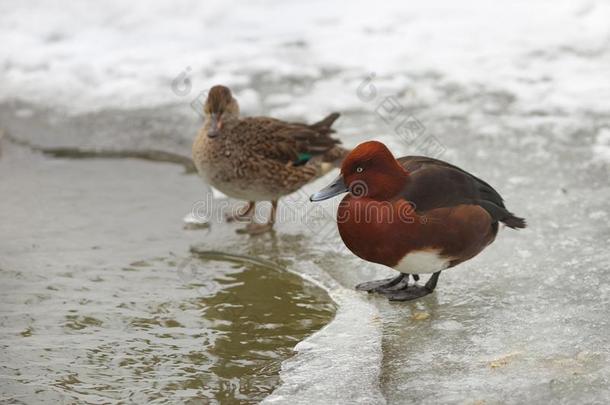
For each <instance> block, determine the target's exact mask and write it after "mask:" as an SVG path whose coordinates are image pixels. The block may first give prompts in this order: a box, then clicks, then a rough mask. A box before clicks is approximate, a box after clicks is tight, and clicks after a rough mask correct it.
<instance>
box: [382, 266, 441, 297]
mask: <svg viewBox="0 0 610 405" xmlns="http://www.w3.org/2000/svg"><path fill="white" fill-rule="evenodd" d="M440 274H441V272H440V271H438V272H436V273H434V274H433V275H432V277H430V279H429V280H428V282H427V283H426V285H424V286H421V285H417V284H413V285H406V286H404V287H403V288H401V289H389V288H388V289H384V290H381V291H378V292H379V293H381V294H383V295H385V296H386V297H388V299H389V300H390V301H411V300H414V299H417V298H421V297H425V296H426V295H428V294H430V293H432V292H433V291H434V289H435V288H436V283H437V282H438V277H439V275H440Z"/></svg>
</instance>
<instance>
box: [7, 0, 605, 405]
mask: <svg viewBox="0 0 610 405" xmlns="http://www.w3.org/2000/svg"><path fill="white" fill-rule="evenodd" d="M184 4H185V6H184V7H179V8H173V9H172V10H171V12H169V11H168V10H167V9H165V8H164V7H163V6H155V7H150V8H149V7H148V6H147V7H146V10H144V9H137V7H136V6H134V7H136V9H130V10H121V12H118V11H117V10H116V9H115V8H114V7H108V8H106V9H104V10H100V13H101V14H100V16H99V17H95V16H92V15H89V16H88V17H87V18H88V19H91V21H89V20H87V21H83V23H82V26H80V25H79V26H77V27H76V28H71V29H74V30H76V32H77V33H79V34H81V35H73V32H71V31H70V30H67V29H66V28H65V27H66V26H70V27H72V25H66V24H64V20H63V19H64V18H65V17H64V16H63V14H62V13H55V12H49V11H48V10H47V13H48V16H50V17H48V18H49V21H50V22H49V24H46V25H45V24H41V25H37V26H36V28H35V29H34V30H32V31H27V30H24V28H23V26H22V23H21V21H22V19H21V18H20V17H21V15H22V14H20V13H21V12H22V11H20V9H19V8H14V9H11V10H9V11H10V12H6V13H3V14H2V15H3V17H2V18H4V19H5V21H6V22H7V23H6V24H2V25H3V26H4V27H8V28H7V30H10V31H5V32H4V33H5V35H8V34H6V32H9V33H10V39H11V41H12V43H14V44H16V45H15V46H17V47H19V46H21V47H22V49H24V51H23V52H16V53H15V54H0V55H1V56H2V57H3V58H4V60H5V62H8V63H5V70H4V73H3V79H4V83H5V86H3V89H4V93H3V94H0V96H2V99H4V100H7V101H6V102H5V103H4V104H3V105H2V109H0V122H1V123H2V125H3V127H5V128H7V129H8V132H9V135H10V136H12V137H15V138H17V139H19V140H22V141H27V142H30V143H33V144H36V145H45V146H77V147H82V148H102V149H119V150H122V149H135V150H147V149H158V150H166V151H172V152H177V153H182V154H185V155H187V154H188V149H189V147H190V142H191V139H192V137H193V134H194V131H195V128H196V127H197V125H198V120H199V117H198V115H197V114H195V113H194V112H193V110H192V109H191V106H190V105H189V104H190V103H191V102H192V101H193V100H194V98H195V96H196V95H197V94H198V92H199V91H200V90H202V89H205V88H206V87H208V86H209V85H212V84H216V83H217V82H222V83H225V84H228V85H231V86H232V87H233V88H234V89H235V90H236V94H237V97H238V99H239V101H240V102H241V103H242V107H243V108H242V109H243V111H244V112H245V113H246V114H263V113H265V114H273V115H277V116H279V117H282V118H287V119H308V120H314V119H318V118H320V117H321V116H323V115H324V114H325V113H328V112H330V111H331V110H338V111H341V112H342V113H343V116H342V118H341V120H340V121H339V122H338V123H337V128H338V129H339V134H340V136H341V138H342V139H343V140H344V142H345V143H346V144H348V145H349V146H353V145H355V144H357V143H358V142H360V141H363V140H366V139H371V138H376V139H379V140H382V141H384V142H386V143H387V144H388V145H390V146H391V149H392V150H393V151H394V152H395V153H396V154H420V153H426V149H425V148H422V146H421V144H420V142H419V141H417V142H412V143H410V142H409V141H410V140H409V139H407V138H404V137H401V136H398V135H397V134H396V132H395V131H394V128H395V125H396V123H397V122H396V121H392V120H390V123H388V122H386V121H387V118H388V116H387V114H386V116H385V117H386V120H384V119H383V118H382V117H380V116H379V115H378V114H377V113H376V110H377V109H378V107H379V105H380V103H381V102H382V101H383V100H385V97H386V96H394V97H395V99H393V100H394V101H396V102H397V103H398V104H399V105H400V106H401V107H403V114H407V115H413V116H414V117H416V118H417V120H419V121H420V122H421V123H422V124H423V126H424V127H425V132H424V137H423V139H434V140H436V141H438V142H440V144H441V148H440V149H434V150H432V152H434V151H436V152H439V151H440V152H443V153H442V158H443V159H445V160H447V161H450V162H451V163H454V164H457V165H459V166H461V167H463V168H464V169H466V170H468V171H470V172H472V173H474V174H476V175H478V176H480V177H482V178H483V179H484V180H486V181H488V182H489V183H491V184H492V185H493V186H494V187H496V188H497V190H498V191H499V192H500V193H501V194H502V195H503V197H504V198H505V199H506V203H507V206H508V207H509V209H510V210H511V211H513V212H515V213H516V214H517V215H520V216H524V217H525V218H526V219H527V220H528V228H527V229H525V230H522V231H513V230H510V229H501V231H500V234H499V235H498V238H497V240H496V242H495V243H494V244H493V245H491V246H490V247H489V248H488V249H487V250H486V251H485V252H483V253H482V254H481V255H480V256H478V257H477V258H475V259H473V260H472V261H470V262H468V263H465V264H462V265H460V266H459V267H458V268H455V269H451V270H449V271H447V272H445V273H443V274H442V275H441V278H440V281H439V286H438V288H437V290H436V292H435V293H434V294H433V295H430V296H427V297H425V298H424V299H421V300H419V301H418V302H415V303H392V304H390V303H388V302H386V301H385V300H384V299H383V298H379V297H374V296H366V295H364V294H354V295H353V296H352V295H349V294H347V293H346V292H345V291H344V290H341V288H351V287H352V286H353V285H355V284H357V283H358V282H361V281H365V280H369V279H373V278H378V277H379V278H381V277H384V276H387V275H388V272H387V270H384V269H382V268H380V267H379V266H373V265H371V264H367V263H363V262H362V261H360V260H359V259H357V258H355V257H354V256H352V255H351V254H350V253H349V252H347V251H345V250H344V249H343V248H342V245H341V242H340V241H339V239H338V238H337V235H336V232H334V225H333V223H332V216H333V215H334V205H333V204H336V201H334V202H332V201H331V202H327V203H325V204H322V205H321V206H320V207H322V208H323V209H322V210H321V211H320V209H321V208H316V209H315V210H314V211H304V212H306V213H307V215H305V217H304V220H302V221H301V222H300V223H299V221H296V222H295V218H296V219H303V216H302V215H303V212H301V211H299V214H298V215H297V216H296V217H292V220H288V221H285V222H284V223H282V222H281V221H280V223H279V224H278V235H279V236H280V241H281V243H277V244H275V245H273V243H272V241H271V240H269V239H267V238H266V237H262V238H260V239H257V241H254V242H252V243H253V244H254V245H253V247H252V248H251V249H249V251H248V252H242V253H249V254H253V255H264V254H266V253H268V252H269V249H272V251H273V252H274V253H273V254H274V255H275V256H276V257H277V258H284V259H285V260H288V261H290V262H291V264H290V269H291V270H294V271H297V272H301V273H302V274H305V275H306V276H307V277H313V279H315V281H316V282H318V283H320V284H321V285H323V286H324V287H325V288H327V289H328V290H329V294H330V296H331V297H333V298H335V299H336V300H337V301H338V302H339V304H340V307H339V309H338V315H337V320H338V321H339V322H335V323H331V324H330V325H329V326H328V327H326V328H324V329H322V331H321V332H320V333H319V334H317V335H314V337H313V338H311V339H308V340H305V342H303V343H302V344H300V345H298V346H297V349H299V350H300V352H299V355H297V356H296V357H294V358H292V359H291V360H288V361H287V362H285V363H284V364H283V366H282V372H281V375H282V380H283V381H284V385H283V386H281V387H280V388H279V389H278V390H276V392H275V394H274V395H272V396H271V397H270V398H269V401H276V402H288V403H294V402H295V401H298V400H300V401H303V402H308V403H320V402H324V401H325V400H328V399H329V398H332V399H333V400H335V401H337V402H340V401H341V399H343V400H344V401H345V402H350V403H351V402H353V399H354V398H353V397H350V395H354V391H353V387H354V386H356V387H360V389H361V390H363V391H367V393H369V394H370V395H371V397H370V398H368V397H367V398H366V399H367V400H370V402H383V399H381V398H380V397H379V396H377V393H376V391H375V389H376V386H378V388H379V389H380V392H381V394H383V396H384V398H385V400H387V402H388V403H419V402H424V403H438V402H444V403H486V404H489V403H531V402H563V403H606V402H607V399H608V397H610V389H609V388H608V387H609V381H608V380H609V378H610V366H609V365H608V364H609V355H610V353H609V350H610V349H609V347H610V338H609V336H610V328H609V325H608V319H609V315H610V305H609V291H610V284H609V282H610V268H609V267H610V264H609V263H610V250H609V249H608V246H609V245H610V226H609V224H610V209H609V204H608V200H609V199H610V185H609V181H608V178H609V177H610V176H609V174H610V170H609V165H610V136H609V135H608V131H610V113H609V111H610V83H609V82H608V79H607V70H608V66H610V45H609V44H610V42H608V38H609V37H610V32H609V30H610V26H609V25H608V24H607V21H609V20H610V12H609V8H608V5H607V4H606V3H604V2H601V1H577V2H536V3H533V4H532V2H523V3H512V4H511V6H510V7H509V6H505V7H498V6H497V5H485V4H483V3H480V2H460V3H459V4H457V3H456V5H455V6H450V5H448V4H445V3H443V2H428V3H427V4H428V5H426V6H423V5H422V6H421V7H422V8H408V7H406V6H404V7H403V6H401V5H400V4H402V3H396V4H393V5H391V6H388V7H387V9H384V8H380V7H374V8H371V7H367V6H366V5H360V4H359V5H351V3H350V5H349V6H347V5H343V6H341V5H338V6H328V5H327V4H326V3H324V6H323V7H322V6H321V7H318V8H316V7H312V6H311V5H310V4H307V9H305V8H303V9H300V8H299V9H298V10H297V11H294V10H293V9H291V10H290V11H288V9H287V7H293V6H294V5H289V6H282V5H279V4H275V5H274V7H259V6H258V5H257V4H256V3H249V4H250V5H247V6H246V5H240V6H239V9H240V12H239V13H237V12H236V13H224V11H223V10H225V9H226V7H225V4H226V2H222V4H220V3H219V4H218V5H217V6H216V5H214V4H211V5H210V4H208V3H206V5H205V6H203V5H201V8H199V7H198V6H197V5H196V4H194V3H192V4H187V3H184ZM37 7H38V8H40V7H42V6H41V5H38V6H37ZM296 7H300V6H296ZM303 7H305V6H303ZM320 9H323V10H324V15H319V13H318V12H315V13H312V12H311V11H310V10H320ZM308 10H309V11H308ZM288 12H294V13H297V14H298V15H299V16H300V18H299V19H297V20H294V19H284V18H279V16H284V15H288V14H287V13H288ZM96 15H97V14H96ZM168 15H170V16H171V17H170V18H167V19H166V18H165V16H168ZM159 16H164V17H163V18H161V17H159ZM161 20H162V21H163V24H160V25H159V24H155V23H159V22H160V21H161ZM270 20H272V21H275V22H277V24H273V25H270V24H268V23H267V22H268V21H270ZM151 22H154V23H151ZM202 22H203V24H202ZM159 26H160V27H161V28H158V27H159ZM177 26H179V27H180V30H179V31H180V32H182V33H184V35H183V36H181V37H180V38H175V37H168V36H167V35H166V31H165V30H170V31H171V30H172V29H173V28H175V27H177ZM125 31H128V32H130V33H131V34H132V35H133V36H134V38H146V41H141V42H138V41H135V39H133V38H132V41H131V42H127V43H125V42H123V41H120V40H119V39H121V38H122V33H123V32H125ZM338 33H340V35H339V34H338ZM83 38H85V39H84V40H85V41H92V40H95V41H97V43H98V47H94V48H91V47H87V52H86V53H82V52H80V53H79V52H74V47H75V46H76V47H77V49H80V48H78V46H80V45H79V44H82V42H81V41H83ZM100 38H102V39H103V40H100ZM151 38H153V39H156V40H157V41H151V40H150V39H151ZM218 38H229V39H230V41H228V42H227V41H220V40H218ZM151 42H152V43H155V46H154V47H149V46H145V44H149V43H151ZM49 44H51V45H49ZM228 44H230V45H228ZM26 45H27V46H29V48H26ZM6 49H7V48H4V49H3V51H2V52H7V51H6ZM41 49H42V50H44V56H45V58H46V59H45V62H44V63H43V62H42V61H40V59H39V55H40V52H37V51H40V50H41ZM132 54H137V55H138V58H132V57H131V55H132ZM159 55H164V56H166V57H164V58H159ZM170 56H171V57H170ZM92 58H97V59H98V60H99V62H100V63H98V64H96V67H95V68H92V67H89V65H88V64H87V63H85V62H83V60H85V61H86V60H89V59H92ZM245 61H247V63H246V62H245ZM187 66H188V67H190V68H191V71H190V72H191V76H190V80H191V84H192V86H193V87H192V89H191V91H189V92H186V94H184V93H182V92H181V88H178V93H177V92H176V91H175V90H176V88H175V86H174V87H172V80H173V79H175V78H176V77H177V76H178V75H179V74H180V73H181V72H183V71H185V69H186V68H187ZM371 72H373V73H374V80H373V82H372V85H374V86H375V89H376V95H377V96H376V97H373V99H372V100H369V98H368V96H369V95H370V93H367V92H366V91H368V90H370V89H371V88H370V87H369V86H368V84H367V86H366V87H361V86H362V84H363V80H364V79H365V78H366V77H368V75H369V74H370V73H371ZM49 75H51V76H52V77H54V78H56V79H57V80H52V81H49V80H45V79H46V78H47V77H48V76H49ZM178 84H179V85H180V86H183V85H184V83H183V82H180V83H178ZM369 84H371V83H369ZM75 89H78V91H76V90H75ZM172 89H173V90H172ZM359 89H360V90H359ZM363 91H365V92H364V93H363ZM181 94H184V95H181ZM358 95H360V97H359V96H358ZM363 96H364V97H363ZM16 98H20V99H22V100H24V101H23V102H21V103H18V102H15V101H14V100H15V99H16ZM367 100H369V101H367ZM31 102H35V103H38V106H32V105H31V104H30V103H31ZM159 105H162V107H158V106H159ZM41 106H42V107H43V108H41ZM48 107H52V108H49V110H47V111H45V109H46V108H48ZM55 107H57V108H58V109H59V110H64V111H68V112H69V113H70V114H71V115H72V116H71V117H65V116H64V115H63V114H61V113H58V112H57V111H56V109H55ZM81 111H85V112H86V113H84V114H81V113H80V112H81ZM429 136H434V138H429ZM89 164H91V163H90V162H87V165H89ZM84 167H87V166H84ZM163 170H174V169H167V168H165V167H163ZM332 176H333V175H329V176H328V177H327V178H325V179H321V180H319V181H318V182H316V183H315V184H313V185H311V186H310V187H308V189H307V190H306V191H305V192H304V193H302V194H300V195H299V196H297V198H294V197H293V198H289V199H285V200H284V203H283V204H282V207H283V209H284V210H285V211H288V212H294V210H295V207H299V208H298V209H304V208H301V207H302V205H301V204H302V202H303V198H302V197H303V196H305V195H306V194H307V192H309V191H312V190H315V189H316V188H319V187H321V186H323V185H325V183H326V182H328V181H329V180H330V178H331V177H332ZM195 183H196V182H195V181H193V184H195ZM197 187H199V185H198V184H197ZM159 192H160V194H163V193H162V190H161V191H159ZM194 194H195V195H200V194H198V192H194ZM164 198H167V199H168V200H171V201H172V202H174V203H175V204H181V203H184V202H185V200H188V203H185V204H184V206H181V209H180V210H179V211H180V212H179V214H178V215H177V216H176V218H181V217H182V216H183V215H184V214H186V213H187V212H188V211H189V210H190V206H191V204H192V197H191V194H188V195H187V196H183V195H181V194H177V195H171V196H166V195H165V196H164ZM125 210H126V213H127V212H130V211H129V210H128V209H127V208H125ZM305 210H306V209H305ZM133 220H134V224H132V226H134V227H135V226H137V220H136V219H135V218H134V219H133ZM140 220H143V219H140ZM83 226H91V227H93V226H94V224H91V225H83ZM172 226H175V224H174V223H173V222H172V221H171V220H169V219H168V220H167V222H166V224H165V225H162V226H161V225H160V228H161V229H164V230H165V229H167V228H171V227H172ZM219 229H225V228H222V227H219V226H214V224H212V226H211V230H210V231H211V232H215V237H214V239H213V241H214V242H213V246H207V248H214V249H215V250H219V249H220V250H223V249H224V248H226V247H232V246H235V244H237V243H239V242H238V241H244V240H248V239H247V238H245V239H236V237H235V236H234V235H233V234H232V230H231V228H227V229H225V230H224V231H223V230H220V231H219ZM204 232H205V231H204ZM286 235H292V236H286ZM295 235H300V236H295ZM164 243H167V242H164ZM273 246H275V247H273ZM205 247H206V246H204V248H205ZM272 247H273V248H272ZM134 248H137V244H135V245H134ZM181 248H182V249H184V246H183V245H181ZM224 250H226V249H224ZM310 266H315V267H316V268H320V269H322V270H323V271H324V272H326V273H325V274H327V275H328V276H330V277H331V279H330V280H328V279H326V278H325V277H324V276H322V275H319V274H317V273H316V271H312V270H311V267H310ZM316 274H317V275H316ZM333 280H334V281H333ZM334 283H336V285H335V284H334ZM333 288H338V290H335V291H333ZM342 297H348V298H349V299H350V300H349V301H341V299H342ZM353 300H357V301H353ZM367 304H369V305H367ZM350 308H358V311H359V312H353V311H352V312H349V309H350ZM342 310H343V311H348V312H347V313H346V314H345V315H346V317H345V318H341V317H340V316H341V313H342V312H341V311H342ZM358 314H360V315H361V317H362V319H363V321H362V322H361V323H359V322H358V319H359V318H357V317H356V318H355V319H356V320H352V319H354V318H350V317H352V316H354V315H358ZM342 320H343V321H345V320H347V322H345V323H341V321H342ZM356 327H358V328H357V329H356ZM355 332H361V333H362V335H358V333H355ZM345 347H348V348H353V350H358V349H360V350H363V351H361V352H357V353H356V352H353V353H351V356H350V352H349V351H342V350H341V349H343V348H345ZM365 349H369V350H368V351H366V350H365ZM377 349H382V354H383V361H382V363H381V367H380V368H378V364H379V361H380V356H379V353H377ZM349 365H351V368H350V367H349ZM376 368H377V369H376ZM320 375H322V376H323V377H324V378H321V379H320V380H319V383H318V384H317V385H316V386H315V390H313V389H311V384H310V381H311V378H314V377H315V376H318V377H319V376H320ZM354 376H355V377H354ZM354 381H357V384H354V383H353V382H354ZM350 383H351V384H350ZM358 395H361V396H360V398H363V396H362V395H366V394H365V393H362V392H359V393H358Z"/></svg>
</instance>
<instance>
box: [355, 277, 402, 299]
mask: <svg viewBox="0 0 610 405" xmlns="http://www.w3.org/2000/svg"><path fill="white" fill-rule="evenodd" d="M408 284H409V274H405V273H400V274H399V275H398V276H396V277H391V278H384V279H382V280H374V281H366V282H364V283H360V284H358V285H357V286H356V290H359V291H366V292H369V293H372V292H378V293H382V294H383V291H385V290H392V291H393V290H396V289H401V288H403V287H405V286H406V285H408Z"/></svg>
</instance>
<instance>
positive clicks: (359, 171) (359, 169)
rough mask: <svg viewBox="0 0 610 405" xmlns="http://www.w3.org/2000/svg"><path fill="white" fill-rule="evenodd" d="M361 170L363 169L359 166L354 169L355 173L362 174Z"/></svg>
mask: <svg viewBox="0 0 610 405" xmlns="http://www.w3.org/2000/svg"><path fill="white" fill-rule="evenodd" d="M363 170H364V169H363V168H362V167H360V166H358V167H357V168H356V172H357V173H362V171H363Z"/></svg>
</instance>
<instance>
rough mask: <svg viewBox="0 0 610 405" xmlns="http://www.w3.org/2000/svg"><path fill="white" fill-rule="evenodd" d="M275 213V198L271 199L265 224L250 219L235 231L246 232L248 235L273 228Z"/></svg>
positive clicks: (258, 233)
mask: <svg viewBox="0 0 610 405" xmlns="http://www.w3.org/2000/svg"><path fill="white" fill-rule="evenodd" d="M276 214H277V200H273V201H271V213H270V214H269V220H268V221H267V223H265V224H257V223H256V222H254V221H252V222H250V223H249V224H248V226H246V227H245V228H243V229H238V230H237V233H247V234H249V235H260V234H261V233H265V232H269V231H272V230H273V224H275V217H276Z"/></svg>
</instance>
